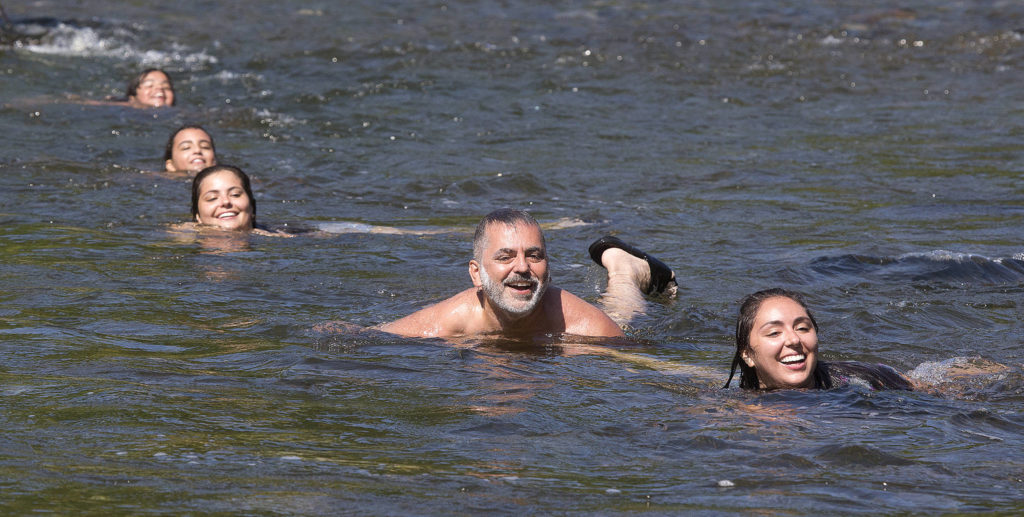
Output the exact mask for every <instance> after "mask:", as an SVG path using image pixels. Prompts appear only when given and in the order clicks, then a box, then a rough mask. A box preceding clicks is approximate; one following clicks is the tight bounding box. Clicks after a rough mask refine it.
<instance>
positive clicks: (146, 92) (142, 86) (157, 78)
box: [129, 70, 174, 108]
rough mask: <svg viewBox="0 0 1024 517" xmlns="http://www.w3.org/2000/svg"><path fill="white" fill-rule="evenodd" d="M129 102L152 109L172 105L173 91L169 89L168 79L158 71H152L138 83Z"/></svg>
mask: <svg viewBox="0 0 1024 517" xmlns="http://www.w3.org/2000/svg"><path fill="white" fill-rule="evenodd" d="M129 101H133V102H135V103H137V104H139V105H141V106H148V107H152V108H161V107H164V106H171V105H173V104H174V90H173V89H172V88H171V80H170V78H168V77H167V74H165V73H163V72H161V71H159V70H153V71H152V72H150V73H148V74H146V75H145V77H143V78H142V80H141V81H139V88H138V89H137V90H135V96H133V97H131V98H130V99H129Z"/></svg>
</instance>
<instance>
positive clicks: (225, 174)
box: [192, 165, 256, 232]
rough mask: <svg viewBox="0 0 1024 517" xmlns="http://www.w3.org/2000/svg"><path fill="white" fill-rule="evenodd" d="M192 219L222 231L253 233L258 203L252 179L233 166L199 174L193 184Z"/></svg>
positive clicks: (208, 170)
mask: <svg viewBox="0 0 1024 517" xmlns="http://www.w3.org/2000/svg"><path fill="white" fill-rule="evenodd" d="M192 218H193V219H195V222H196V223H198V224H201V225H208V226H215V227H217V228H220V229H222V230H232V231H239V232H249V231H252V230H253V229H254V228H256V199H255V198H254V197H253V195H252V186H251V184H250V182H249V176H248V175H247V174H246V173H245V172H243V171H242V169H239V168H238V167H234V166H231V165H214V166H212V167H207V168H205V169H203V170H201V171H199V173H198V174H196V177H195V179H193V180H192Z"/></svg>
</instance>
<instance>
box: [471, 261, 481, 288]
mask: <svg viewBox="0 0 1024 517" xmlns="http://www.w3.org/2000/svg"><path fill="white" fill-rule="evenodd" d="M469 278H472V279H473V286H474V287H480V286H482V285H484V283H483V282H482V281H481V280H480V263H479V262H477V261H475V260H470V261H469Z"/></svg>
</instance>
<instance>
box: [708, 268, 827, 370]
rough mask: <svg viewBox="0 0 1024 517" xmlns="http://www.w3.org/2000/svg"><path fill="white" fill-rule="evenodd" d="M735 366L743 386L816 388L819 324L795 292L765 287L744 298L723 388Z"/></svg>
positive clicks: (737, 320)
mask: <svg viewBox="0 0 1024 517" xmlns="http://www.w3.org/2000/svg"><path fill="white" fill-rule="evenodd" d="M737 366H738V367H739V368H740V387H741V388H744V389H755V390H756V389H778V388H813V387H815V386H816V380H815V379H816V376H815V372H816V370H817V367H818V324H817V322H815V321H814V316H812V315H811V313H810V311H809V310H807V305H806V304H805V303H804V301H803V298H802V297H801V296H800V294H799V293H796V292H794V291H789V290H786V289H778V288H776V289H766V290H764V291H758V292H756V293H754V294H751V295H749V296H747V297H746V298H744V299H743V302H742V303H741V304H740V314H739V317H738V318H737V319H736V355H735V356H733V360H732V369H731V370H730V372H729V380H728V381H726V383H725V385H726V387H728V386H729V383H730V382H731V381H732V378H733V375H734V374H735V373H736V367H737Z"/></svg>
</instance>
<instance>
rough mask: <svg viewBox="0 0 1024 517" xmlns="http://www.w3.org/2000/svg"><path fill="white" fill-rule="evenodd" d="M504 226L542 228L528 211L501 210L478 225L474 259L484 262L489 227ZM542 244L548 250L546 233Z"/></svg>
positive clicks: (474, 234)
mask: <svg viewBox="0 0 1024 517" xmlns="http://www.w3.org/2000/svg"><path fill="white" fill-rule="evenodd" d="M498 223H501V224H504V225H507V226H515V225H517V224H520V223H522V224H527V225H532V226H536V227H537V228H540V223H538V222H537V220H536V219H534V218H533V216H532V215H530V213H529V212H527V211H526V210H519V209H516V208H499V209H497V210H495V211H493V212H491V213H489V214H487V215H485V216H484V218H483V219H481V220H480V224H478V225H476V232H475V233H473V258H474V259H476V260H478V261H479V260H482V259H483V254H484V248H485V247H487V243H486V242H485V241H486V240H487V227H488V226H490V225H492V224H498ZM540 239H541V240H540V242H541V244H542V245H543V246H544V248H545V249H546V248H547V247H548V245H547V243H546V242H545V240H544V232H541V234H540Z"/></svg>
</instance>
